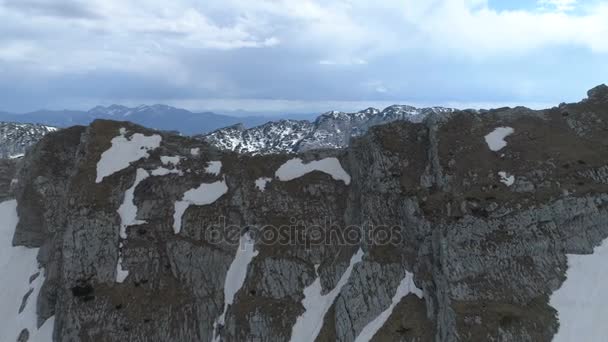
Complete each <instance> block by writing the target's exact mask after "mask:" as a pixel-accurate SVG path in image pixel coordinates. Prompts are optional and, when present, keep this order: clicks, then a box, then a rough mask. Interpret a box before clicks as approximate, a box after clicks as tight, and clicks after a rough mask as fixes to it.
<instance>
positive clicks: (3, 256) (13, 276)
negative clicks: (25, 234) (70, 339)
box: [0, 200, 55, 342]
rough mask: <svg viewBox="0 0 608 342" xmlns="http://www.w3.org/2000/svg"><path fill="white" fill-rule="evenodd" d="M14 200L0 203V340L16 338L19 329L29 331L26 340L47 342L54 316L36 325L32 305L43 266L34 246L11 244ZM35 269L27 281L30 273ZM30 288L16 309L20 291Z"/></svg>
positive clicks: (51, 333)
mask: <svg viewBox="0 0 608 342" xmlns="http://www.w3.org/2000/svg"><path fill="white" fill-rule="evenodd" d="M18 221H19V217H18V216H17V201H15V200H11V201H5V202H2V203H0V274H2V277H1V278H0V288H1V289H2V290H1V291H0V341H17V337H18V336H19V334H20V333H21V331H22V330H23V329H27V330H28V331H29V333H30V338H29V341H30V342H50V341H52V337H53V328H54V325H55V323H54V322H55V320H54V318H53V317H51V318H49V319H47V320H46V322H44V324H43V325H42V326H41V327H40V329H38V315H37V314H36V306H37V304H36V303H37V301H38V294H39V293H40V288H41V287H42V284H43V283H44V269H40V268H39V265H38V261H37V259H36V256H37V255H38V248H26V247H23V246H16V247H13V234H14V233H15V228H16V227H17V222H18ZM36 273H39V274H38V276H37V277H36V279H34V280H33V281H32V282H31V283H30V277H31V276H32V275H34V274H36ZM30 290H31V291H32V293H31V294H30V296H29V297H28V298H27V301H26V302H25V306H24V308H23V311H22V312H21V313H19V309H20V308H21V302H22V300H23V298H24V295H25V294H26V293H28V292H29V291H30Z"/></svg>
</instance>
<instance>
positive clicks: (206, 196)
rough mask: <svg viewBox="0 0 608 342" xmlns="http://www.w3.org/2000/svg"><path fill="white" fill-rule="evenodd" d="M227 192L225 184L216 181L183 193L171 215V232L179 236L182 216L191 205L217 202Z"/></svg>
mask: <svg viewBox="0 0 608 342" xmlns="http://www.w3.org/2000/svg"><path fill="white" fill-rule="evenodd" d="M227 192H228V186H226V182H224V181H223V180H222V181H218V182H215V183H211V184H201V186H199V187H198V188H195V189H191V190H188V191H186V192H185V193H184V196H183V197H182V200H181V201H177V202H175V212H174V214H173V232H174V233H175V234H179V232H180V231H181V229H182V216H184V213H185V212H186V209H188V207H190V206H191V205H208V204H211V203H213V202H215V201H217V200H218V199H219V198H220V197H222V196H223V195H224V194H225V193H227Z"/></svg>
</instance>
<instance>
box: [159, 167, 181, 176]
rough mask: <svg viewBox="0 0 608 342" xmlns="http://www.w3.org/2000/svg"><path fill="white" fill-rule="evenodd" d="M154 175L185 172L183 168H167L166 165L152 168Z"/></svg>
mask: <svg viewBox="0 0 608 342" xmlns="http://www.w3.org/2000/svg"><path fill="white" fill-rule="evenodd" d="M151 174H152V176H166V175H170V174H176V175H180V176H183V175H184V173H183V172H182V171H181V170H178V169H172V170H170V169H167V168H164V167H158V168H156V169H154V170H152V173H151Z"/></svg>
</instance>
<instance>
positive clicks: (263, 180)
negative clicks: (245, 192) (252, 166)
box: [255, 177, 272, 191]
mask: <svg viewBox="0 0 608 342" xmlns="http://www.w3.org/2000/svg"><path fill="white" fill-rule="evenodd" d="M270 181H272V178H268V177H260V178H258V179H256V180H255V186H256V187H257V188H258V190H260V191H264V190H266V184H267V183H268V182H270Z"/></svg>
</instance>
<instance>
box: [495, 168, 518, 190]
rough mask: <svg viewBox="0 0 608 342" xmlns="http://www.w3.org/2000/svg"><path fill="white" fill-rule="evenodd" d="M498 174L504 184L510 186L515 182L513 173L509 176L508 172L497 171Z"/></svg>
mask: <svg viewBox="0 0 608 342" xmlns="http://www.w3.org/2000/svg"><path fill="white" fill-rule="evenodd" d="M498 175H499V176H500V181H501V182H502V183H504V184H505V185H506V186H511V185H513V184H514V183H515V176H513V175H511V176H509V174H507V173H506V172H504V171H500V172H498Z"/></svg>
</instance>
